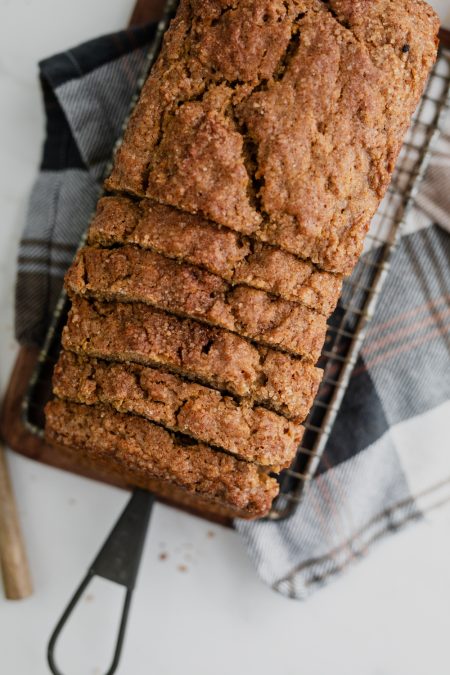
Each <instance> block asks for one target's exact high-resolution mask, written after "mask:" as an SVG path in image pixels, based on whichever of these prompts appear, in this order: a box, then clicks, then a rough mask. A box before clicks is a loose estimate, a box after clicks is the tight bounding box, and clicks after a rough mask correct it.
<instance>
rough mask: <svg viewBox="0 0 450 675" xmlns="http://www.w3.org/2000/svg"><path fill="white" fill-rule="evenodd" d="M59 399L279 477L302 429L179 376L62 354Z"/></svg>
mask: <svg viewBox="0 0 450 675" xmlns="http://www.w3.org/2000/svg"><path fill="white" fill-rule="evenodd" d="M53 392H54V394H55V395H56V396H58V398H61V399H66V400H69V401H74V402H76V403H84V404H86V405H98V404H105V405H109V406H111V407H112V408H114V409H115V410H117V411H118V412H121V413H132V414H135V415H141V416H142V417H146V418H147V419H149V420H150V421H153V422H156V423H158V424H161V425H162V426H164V427H166V428H168V429H170V430H171V431H176V432H180V433H183V434H185V435H186V436H190V437H192V438H194V439H196V440H198V441H202V442H204V443H207V444H209V445H213V446H217V447H219V448H221V449H223V450H226V451H228V452H230V453H232V454H234V455H237V456H239V457H240V458H241V459H245V460H248V461H253V462H255V463H257V464H260V465H262V466H267V467H270V468H271V470H273V471H279V470H280V469H281V468H285V467H287V466H289V465H290V463H291V461H292V459H293V458H294V456H295V453H296V450H297V447H298V445H299V443H300V441H301V439H302V436H303V427H301V426H300V425H298V424H294V423H293V422H289V421H288V420H286V419H285V418H284V417H281V416H279V415H276V414H275V413H273V412H271V411H269V410H266V409H265V408H261V407H254V408H253V407H251V406H250V405H248V404H246V403H239V402H237V401H235V400H233V399H232V398H231V397H230V396H224V395H222V394H221V393H220V392H219V391H216V390H214V389H210V388H209V387H205V386H203V385H199V384H196V383H193V382H187V381H186V380H183V379H182V378H181V377H179V376H177V375H172V374H170V373H165V372H161V371H159V370H156V369H155V368H149V367H146V366H141V365H137V364H133V363H109V362H107V361H101V360H98V359H92V358H88V357H86V356H82V355H76V354H73V353H71V352H66V351H63V352H62V354H61V355H60V358H59V361H58V363H57V364H56V367H55V370H54V374H53Z"/></svg>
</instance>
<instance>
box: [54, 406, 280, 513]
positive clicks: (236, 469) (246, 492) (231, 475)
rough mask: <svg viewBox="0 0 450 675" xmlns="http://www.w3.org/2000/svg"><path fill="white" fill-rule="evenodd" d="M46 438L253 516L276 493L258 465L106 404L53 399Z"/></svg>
mask: <svg viewBox="0 0 450 675" xmlns="http://www.w3.org/2000/svg"><path fill="white" fill-rule="evenodd" d="M46 417H47V427H46V438H47V441H49V442H50V443H54V444H55V445H57V446H63V447H70V448H78V449H79V450H81V451H83V452H87V453H88V454H89V455H90V456H91V457H98V458H99V459H103V460H107V461H108V462H109V463H111V464H113V465H114V464H115V465H116V466H118V467H120V468H121V469H122V470H123V471H124V472H125V473H126V474H127V475H128V476H130V477H132V476H134V475H135V476H136V477H138V478H139V477H141V478H146V477H153V478H156V479H158V480H167V481H169V482H172V483H175V484H176V485H178V486H179V487H182V488H184V489H185V490H187V491H189V492H192V493H195V494H198V495H200V496H202V497H206V498H207V499H210V500H212V501H218V502H220V503H221V504H223V505H226V506H230V507H231V508H235V509H239V510H241V511H245V512H246V513H247V514H248V515H251V516H254V517H256V516H263V515H265V514H266V513H267V511H268V510H269V508H270V505H271V503H272V500H273V499H274V497H275V496H276V494H277V493H278V484H277V481H276V480H275V479H274V478H271V477H269V476H268V475H267V474H266V473H263V472H262V471H260V470H259V469H258V467H257V466H255V465H254V464H251V463H249V462H243V461H241V460H239V459H236V458H235V457H231V456H230V455H227V454H225V453H222V452H219V451H216V450H214V449H212V448H210V447H209V446H207V445H204V444H202V443H195V441H193V440H192V439H187V438H186V437H183V436H178V435H176V434H173V433H170V432H169V431H167V430H165V429H163V428H162V427H160V426H157V425H155V424H152V423H151V422H149V421H147V420H145V419H143V418H142V417H136V416H134V415H123V414H121V413H118V412H115V411H114V410H112V409H111V408H107V407H106V406H87V405H80V404H77V403H71V402H68V401H61V400H58V399H54V400H52V401H50V403H48V404H47V406H46Z"/></svg>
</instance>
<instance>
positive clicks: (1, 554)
mask: <svg viewBox="0 0 450 675" xmlns="http://www.w3.org/2000/svg"><path fill="white" fill-rule="evenodd" d="M0 563H1V568H2V576H3V585H4V588H5V596H6V597H7V598H8V600H21V599H22V598H27V597H28V596H29V595H31V593H32V592H33V588H32V585H31V577H30V571H29V568H28V562H27V557H26V553H25V546H24V543H23V539H22V533H21V530H20V524H19V516H18V513H17V506H16V502H15V500H14V495H13V491H12V486H11V480H10V477H9V473H8V467H7V464H6V457H5V451H4V449H3V445H2V444H1V441H0Z"/></svg>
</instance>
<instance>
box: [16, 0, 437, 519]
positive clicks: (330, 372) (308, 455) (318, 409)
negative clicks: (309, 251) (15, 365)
mask: <svg viewBox="0 0 450 675" xmlns="http://www.w3.org/2000/svg"><path fill="white" fill-rule="evenodd" d="M175 4H176V2H169V3H168V11H167V13H166V16H165V18H164V19H163V20H162V21H161V23H160V25H159V42H160V40H161V37H162V34H163V31H164V30H165V28H166V26H167V23H168V21H169V18H170V16H171V14H172V12H173V9H174V5H175ZM156 54H157V47H155V49H153V51H152V53H151V54H150V55H149V60H148V68H150V66H151V64H152V62H153V60H154V58H155V56H156ZM449 107H450V51H448V50H447V49H445V48H442V49H441V50H440V52H439V57H438V60H437V62H436V65H435V67H434V69H433V71H432V73H431V75H430V79H429V82H428V85H427V89H426V91H425V94H424V95H423V97H422V100H421V102H420V105H419V107H418V109H417V111H416V113H415V115H414V118H413V121H412V124H411V128H410V130H409V132H408V135H407V137H406V140H405V143H404V145H403V148H402V151H401V153H400V157H399V160H398V163H397V166H396V169H395V172H394V176H393V179H392V182H391V185H390V187H389V189H388V192H387V194H386V197H385V199H384V200H383V202H382V204H381V206H380V208H379V210H378V212H377V214H376V216H375V218H374V220H373V222H372V225H371V227H370V230H369V233H368V235H367V237H366V242H365V250H364V255H363V256H362V258H361V259H360V261H359V263H358V264H357V266H356V268H355V270H354V272H353V274H352V275H351V277H349V278H348V279H346V280H345V281H344V286H343V291H342V295H341V299H340V301H339V304H338V307H337V309H336V311H335V312H334V314H333V316H332V317H331V319H330V321H329V328H328V332H327V338H326V341H325V347H324V349H323V352H322V356H321V359H320V362H319V365H320V366H321V367H322V368H323V369H324V371H325V373H324V378H323V381H322V384H321V386H320V388H319V391H318V394H317V397H316V399H315V401H314V404H313V407H312V409H311V412H310V414H309V416H308V419H307V420H306V422H305V428H306V432H305V435H304V437H303V441H302V445H301V446H300V447H299V449H298V452H297V455H296V457H295V459H294V461H293V463H292V465H291V468H289V469H286V470H285V471H283V472H282V474H281V475H280V478H279V481H280V495H279V496H278V497H277V499H276V500H275V502H274V504H273V507H272V510H271V512H270V514H269V516H268V518H269V519H270V520H274V521H275V520H282V519H284V518H288V517H290V516H291V515H292V514H293V513H294V512H295V510H296V508H297V507H298V504H299V503H300V501H301V499H302V496H303V493H304V489H305V486H306V485H307V484H308V481H310V480H311V479H312V478H313V477H314V475H315V473H316V471H317V468H318V466H319V463H320V460H321V458H322V455H323V452H324V449H325V446H326V443H327V441H328V439H329V437H330V433H331V430H332V427H333V424H334V421H335V419H336V416H337V413H338V411H339V408H340V406H341V403H342V400H343V398H344V395H345V392H346V389H347V386H348V382H349V380H350V376H351V373H352V370H353V367H354V366H355V364H356V361H357V358H358V355H359V352H360V349H361V346H362V343H363V340H364V337H365V334H366V331H367V327H368V324H369V322H370V320H371V318H372V316H373V313H374V310H375V306H376V303H377V300H378V297H379V294H380V291H381V289H382V287H383V284H384V281H385V279H386V277H387V275H388V273H389V267H390V264H391V259H392V256H393V254H394V252H395V248H396V246H397V244H398V241H399V239H400V237H401V234H402V231H403V229H404V227H405V221H406V217H407V215H408V213H409V211H410V210H411V208H412V207H413V205H414V202H415V196H416V193H417V190H418V187H419V184H420V181H421V179H422V177H423V175H424V173H425V170H426V168H427V164H428V161H429V158H430V154H431V150H432V146H433V142H434V141H435V139H436V137H437V135H438V134H439V131H440V129H441V126H442V122H443V117H444V114H445V112H446V111H447V109H448V108H449ZM67 312H68V301H67V297H66V295H65V293H64V292H63V293H62V294H61V298H60V299H59V302H58V304H57V307H56V310H55V313H54V317H53V321H52V324H51V327H50V329H49V332H48V334H47V338H46V340H45V344H44V348H43V350H42V352H41V353H40V356H39V359H38V363H37V366H36V369H35V371H34V373H33V376H32V378H31V381H30V385H29V389H28V392H27V395H26V396H25V398H24V401H23V409H22V410H23V418H24V422H25V425H26V427H27V428H28V429H29V430H30V431H31V432H32V433H34V434H36V435H38V436H41V437H42V436H43V433H44V432H43V429H44V406H45V403H46V402H47V401H48V400H49V399H50V397H51V377H52V372H53V367H54V365H55V363H56V361H57V359H58V355H59V350H60V342H61V333H62V329H63V327H64V325H65V323H66V319H67Z"/></svg>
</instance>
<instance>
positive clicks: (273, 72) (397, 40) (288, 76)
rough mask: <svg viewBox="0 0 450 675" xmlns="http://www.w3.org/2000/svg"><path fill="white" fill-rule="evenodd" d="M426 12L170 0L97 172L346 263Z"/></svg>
mask: <svg viewBox="0 0 450 675" xmlns="http://www.w3.org/2000/svg"><path fill="white" fill-rule="evenodd" d="M438 27H439V22H438V19H437V17H436V15H435V13H434V12H433V11H432V10H431V8H430V7H429V6H428V5H427V4H426V3H424V2H422V1H421V0H403V1H402V2H391V1H390V0H329V2H322V1H321V0H288V1H286V0H242V2H239V3H238V4H236V3H231V2H227V1H225V0H223V1H220V2H219V1H218V0H181V3H180V6H179V10H178V12H177V15H176V17H175V19H174V21H173V22H172V24H171V27H170V29H169V31H168V32H167V34H166V36H165V40H164V45H163V48H162V51H161V54H160V56H159V58H158V60H157V62H156V64H155V66H154V67H153V69H152V71H151V73H150V76H149V78H148V80H147V82H146V84H145V85H144V88H143V90H142V93H141V97H140V100H139V102H138V104H137V106H136V108H135V110H134V113H133V115H132V117H131V119H130V122H129V125H128V129H127V132H126V134H125V139H124V142H123V144H122V146H121V148H120V149H119V151H118V153H117V156H116V161H115V165H114V169H113V172H112V174H111V177H110V178H109V180H108V181H107V187H108V188H109V189H113V190H119V191H128V192H131V193H134V194H136V195H139V196H144V195H146V196H148V197H151V198H154V199H156V200H157V201H160V202H163V203H167V204H171V205H173V206H176V207H178V208H181V209H184V210H186V211H189V212H192V213H201V214H203V215H204V216H206V217H208V218H210V219H212V220H213V221H215V222H217V223H219V224H222V225H225V226H228V227H230V228H232V229H235V230H237V231H239V232H242V233H245V234H251V235H253V236H255V237H257V238H260V239H261V240H264V241H268V242H270V243H272V244H275V245H279V246H280V247H282V248H284V249H285V250H288V251H291V252H292V253H295V254H296V255H298V256H300V257H303V258H310V259H311V260H312V261H313V262H314V263H317V264H319V265H320V266H321V267H323V268H324V269H326V270H330V271H334V272H342V273H346V274H347V273H350V272H351V270H352V268H353V266H354V264H355V263H356V261H357V258H358V256H359V255H360V253H361V250H362V242H363V238H364V235H365V233H366V231H367V229H368V225H369V222H370V220H371V218H372V216H373V214H374V212H375V210H376V208H377V207H378V204H379V202H380V200H381V199H382V197H383V195H384V193H385V190H386V188H387V185H388V183H389V181H390V177H391V175H392V171H393V168H394V163H395V161H396V158H397V155H398V152H399V150H400V147H401V142H402V139H403V136H404V134H405V132H406V129H407V126H408V124H409V121H410V117H411V114H412V112H413V111H414V108H415V106H416V105H417V102H418V100H419V98H420V95H421V93H422V91H423V88H424V84H425V81H426V77H427V74H428V71H429V69H430V67H431V65H432V63H433V62H434V60H435V57H436V51H437V31H438Z"/></svg>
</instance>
